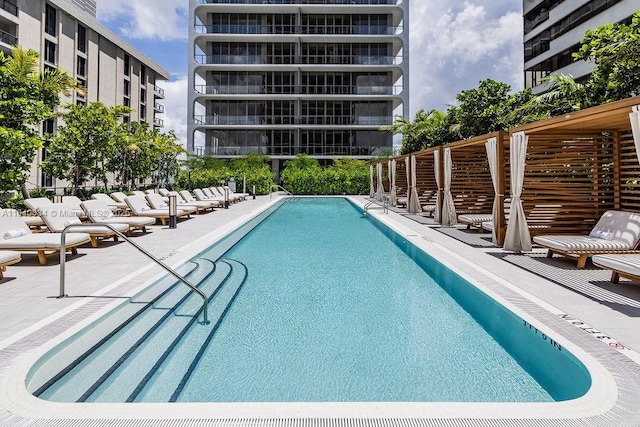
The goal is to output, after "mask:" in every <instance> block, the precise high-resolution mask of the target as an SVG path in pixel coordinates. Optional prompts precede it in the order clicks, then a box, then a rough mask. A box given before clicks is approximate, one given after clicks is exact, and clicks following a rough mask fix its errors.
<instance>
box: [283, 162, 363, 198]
mask: <svg viewBox="0 0 640 427" xmlns="http://www.w3.org/2000/svg"><path fill="white" fill-rule="evenodd" d="M334 162H335V164H334V165H333V166H329V167H326V168H322V167H320V165H319V163H318V161H317V160H315V159H312V158H310V157H308V156H306V155H299V156H298V157H296V159H294V160H291V161H289V162H287V163H285V169H284V170H283V171H282V173H281V174H280V178H281V180H282V185H283V186H284V187H285V188H286V189H287V190H289V191H291V192H292V193H293V194H317V195H329V194H368V193H369V180H370V178H369V166H368V165H367V164H366V163H365V162H363V161H361V160H353V159H336V160H335V161H334Z"/></svg>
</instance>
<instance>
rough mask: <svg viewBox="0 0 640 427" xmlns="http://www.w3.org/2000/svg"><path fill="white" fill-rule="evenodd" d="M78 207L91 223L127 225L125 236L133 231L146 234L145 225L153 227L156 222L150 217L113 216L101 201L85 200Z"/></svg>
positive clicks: (108, 207)
mask: <svg viewBox="0 0 640 427" xmlns="http://www.w3.org/2000/svg"><path fill="white" fill-rule="evenodd" d="M80 206H81V207H82V209H83V210H84V211H85V213H86V214H87V218H89V220H90V221H91V222H93V223H96V224H100V223H104V224H127V225H128V226H129V231H128V233H127V234H131V231H133V230H142V232H143V233H146V232H147V228H146V227H147V225H153V224H155V222H156V219H155V218H150V217H142V216H133V215H129V216H115V215H114V214H113V212H112V211H111V207H110V206H109V205H107V204H106V203H104V202H102V200H85V201H84V202H82V203H81V204H80Z"/></svg>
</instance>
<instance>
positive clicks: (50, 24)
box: [44, 4, 57, 37]
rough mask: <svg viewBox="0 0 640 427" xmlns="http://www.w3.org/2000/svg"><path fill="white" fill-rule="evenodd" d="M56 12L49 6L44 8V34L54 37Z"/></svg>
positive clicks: (55, 32)
mask: <svg viewBox="0 0 640 427" xmlns="http://www.w3.org/2000/svg"><path fill="white" fill-rule="evenodd" d="M56 15H57V10H56V8H54V7H53V6H51V5H50V4H47V5H46V6H45V10H44V32H45V33H47V34H49V35H51V36H54V37H55V36H56V34H57V31H56V17H57V16H56Z"/></svg>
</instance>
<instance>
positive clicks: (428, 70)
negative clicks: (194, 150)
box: [97, 0, 524, 144]
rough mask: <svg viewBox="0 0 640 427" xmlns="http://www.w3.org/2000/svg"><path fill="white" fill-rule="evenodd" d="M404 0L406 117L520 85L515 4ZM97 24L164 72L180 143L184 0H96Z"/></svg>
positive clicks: (168, 120) (504, 0)
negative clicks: (480, 89) (483, 86)
mask: <svg viewBox="0 0 640 427" xmlns="http://www.w3.org/2000/svg"><path fill="white" fill-rule="evenodd" d="M405 1H409V9H410V10H409V28H410V30H409V64H410V66H409V88H410V91H409V93H410V99H409V114H410V117H411V118H413V117H414V115H415V113H416V112H417V111H418V110H420V109H424V110H427V111H428V110H431V109H438V110H443V111H446V109H447V107H448V106H449V105H455V104H456V99H455V97H456V95H457V94H458V93H460V92H461V91H463V90H466V89H473V88H476V87H477V86H478V83H479V82H480V81H482V80H485V79H488V78H490V79H493V80H497V81H501V82H505V83H507V84H509V85H510V86H511V88H512V89H513V90H514V91H518V90H520V89H522V88H523V85H524V83H523V71H522V68H523V50H522V2H521V1H519V0H515V1H514V0H469V1H460V0H405ZM97 6H98V20H99V21H100V22H101V23H102V24H103V25H105V26H106V27H108V28H109V29H110V30H111V31H113V32H114V33H116V34H117V35H119V36H120V37H122V38H123V39H124V40H126V41H127V42H128V43H129V44H131V45H132V46H134V47H135V48H136V49H138V50H139V51H141V52H142V53H144V54H146V55H147V56H149V57H150V58H152V59H153V60H154V61H155V62H156V63H157V64H159V65H160V66H161V67H163V68H164V69H166V70H167V71H168V72H169V73H170V74H171V78H170V80H168V81H160V82H158V86H160V87H162V88H163V89H164V90H165V99H164V100H162V101H161V103H163V104H164V105H165V114H164V115H161V116H160V118H162V119H163V120H164V130H165V131H169V130H173V131H174V132H175V133H176V135H177V136H178V138H179V139H180V141H181V142H182V143H183V144H185V143H186V134H187V51H188V50H187V44H188V25H189V22H188V21H189V19H188V17H189V0H136V1H132V0H97Z"/></svg>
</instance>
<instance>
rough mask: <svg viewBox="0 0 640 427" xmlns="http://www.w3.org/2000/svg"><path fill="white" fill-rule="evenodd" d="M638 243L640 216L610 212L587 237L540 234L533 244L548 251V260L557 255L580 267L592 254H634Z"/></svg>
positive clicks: (622, 212) (630, 213)
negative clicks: (570, 258) (574, 261)
mask: <svg viewBox="0 0 640 427" xmlns="http://www.w3.org/2000/svg"><path fill="white" fill-rule="evenodd" d="M639 240H640V213H635V212H624V211H614V210H610V211H607V212H605V213H604V214H603V215H602V217H601V218H600V219H599V220H598V222H597V223H596V225H595V226H594V227H593V229H592V230H591V233H589V235H588V236H579V235H562V234H558V235H553V234H548V235H540V236H535V237H534V238H533V242H534V243H536V244H538V245H540V246H542V247H543V248H547V250H548V252H547V257H548V258H551V257H552V256H553V254H559V255H563V256H567V257H574V258H577V259H578V268H583V267H584V266H585V264H586V262H587V258H588V257H589V256H591V255H594V254H611V253H618V254H621V253H632V252H636V247H637V246H638V241H639Z"/></svg>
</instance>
